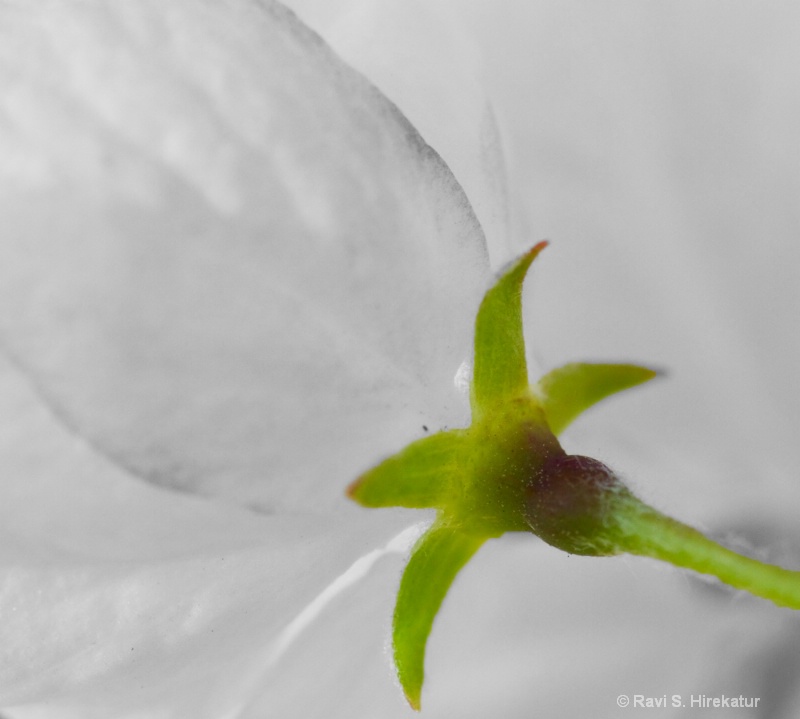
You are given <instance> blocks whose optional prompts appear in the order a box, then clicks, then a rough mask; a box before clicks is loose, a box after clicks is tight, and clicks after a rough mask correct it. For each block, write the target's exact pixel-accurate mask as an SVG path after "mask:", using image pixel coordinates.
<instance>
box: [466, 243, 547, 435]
mask: <svg viewBox="0 0 800 719" xmlns="http://www.w3.org/2000/svg"><path fill="white" fill-rule="evenodd" d="M546 246H547V242H540V243H539V244H538V245H536V246H535V247H533V249H531V250H529V251H528V252H526V253H525V254H524V255H522V257H520V258H519V259H517V260H515V261H514V262H512V263H511V264H510V265H509V266H508V268H507V269H506V270H505V272H504V273H503V274H502V275H501V276H500V278H499V279H498V280H497V282H496V283H495V285H494V287H492V288H491V289H490V290H489V291H488V292H487V293H486V295H485V296H484V298H483V302H481V306H480V308H479V309H478V316H477V318H476V319H475V359H474V367H473V370H472V387H471V397H470V399H471V402H472V412H473V419H475V418H476V417H479V416H480V415H481V414H482V413H483V412H484V411H485V410H487V409H490V408H491V407H493V406H496V405H498V404H501V403H503V402H504V401H505V400H508V399H512V398H513V397H515V396H518V395H519V394H521V393H523V392H525V391H527V389H528V368H527V364H526V362H525V338H524V335H523V332H522V283H523V282H524V280H525V275H526V274H527V272H528V268H529V267H530V266H531V263H532V262H533V261H534V260H535V259H536V256H537V255H538V254H539V253H540V252H541V251H542V250H543V249H544V248H545V247H546Z"/></svg>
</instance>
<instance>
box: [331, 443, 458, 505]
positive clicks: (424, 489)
mask: <svg viewBox="0 0 800 719" xmlns="http://www.w3.org/2000/svg"><path fill="white" fill-rule="evenodd" d="M466 442H467V440H466V437H465V432H464V430H457V429H455V430H450V431H448V432H438V433H436V434H433V435H431V436H430V437H423V438H422V439H419V440H417V441H416V442H412V443H411V444H410V445H408V446H407V447H406V448H405V449H403V450H401V451H400V452H398V453H397V454H394V455H392V456H391V457H389V458H388V459H385V460H384V461H383V462H381V463H380V464H379V465H378V466H377V467H374V468H372V469H371V470H369V471H367V472H365V473H364V474H362V475H361V476H360V477H359V478H358V479H357V480H356V481H355V482H353V483H352V484H351V485H350V486H349V487H348V488H347V494H348V496H350V497H351V498H352V499H354V500H356V501H357V502H358V503H359V504H362V505H364V506H365V507H411V508H415V509H425V508H429V507H438V506H440V502H441V500H442V498H443V497H444V496H445V495H446V494H448V493H449V492H448V490H449V489H450V487H451V486H452V482H453V481H454V480H456V479H458V478H459V477H460V470H459V465H458V458H459V456H463V455H464V454H465V451H464V448H465V445H466Z"/></svg>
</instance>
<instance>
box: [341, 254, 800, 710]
mask: <svg viewBox="0 0 800 719" xmlns="http://www.w3.org/2000/svg"><path fill="white" fill-rule="evenodd" d="M546 245H547V243H545V242H541V243H539V244H538V245H536V246H535V247H534V248H533V249H531V250H530V251H529V252H527V253H525V254H524V255H522V257H520V258H519V259H517V260H516V261H515V262H512V263H511V264H510V265H509V266H508V267H507V268H506V269H505V271H504V272H503V273H502V274H501V275H500V276H499V278H498V279H497V281H496V282H495V284H494V286H493V287H492V288H491V289H489V291H488V292H487V293H486V295H485V297H484V299H483V302H482V303H481V306H480V308H479V310H478V315H477V318H476V321H475V353H474V363H473V377H472V383H471V385H470V403H471V409H472V424H471V425H470V426H469V427H468V428H466V429H454V430H449V431H444V432H439V433H437V434H433V435H431V436H427V437H424V438H422V439H419V440H417V441H416V442H413V443H411V444H410V445H409V446H407V447H406V448H405V449H403V450H401V451H400V452H398V453H397V454H395V455H393V456H392V457H389V458H388V459H386V460H384V461H383V462H381V463H380V464H379V465H377V466H376V467H374V468H373V469H371V470H369V471H367V472H366V473H365V474H363V475H362V476H361V477H359V478H358V479H357V480H356V481H355V482H353V484H351V485H350V487H349V488H348V490H347V493H348V495H349V496H350V497H351V498H352V499H353V500H355V501H356V502H359V503H360V504H362V505H364V506H366V507H390V506H400V507H411V508H420V509H422V508H434V509H436V510H437V516H436V520H435V521H434V523H433V524H432V525H431V527H430V528H429V529H428V531H427V532H426V533H425V534H424V535H423V536H422V537H421V538H420V539H419V541H418V542H417V543H416V545H415V546H414V548H413V549H412V551H411V557H410V559H409V561H408V564H407V566H406V569H405V571H404V573H403V577H402V579H401V582H400V588H399V591H398V596H397V604H396V607H395V614H394V622H393V644H394V658H395V664H396V667H397V673H398V677H399V679H400V683H401V685H402V687H403V690H404V691H405V694H406V698H407V700H408V702H409V704H410V705H411V706H412V707H413V708H414V709H417V710H419V709H420V698H421V691H422V685H423V680H424V658H425V646H426V642H427V639H428V635H429V634H430V631H431V628H432V626H433V621H434V619H435V617H436V614H437V612H438V611H439V607H440V606H441V604H442V601H443V599H444V597H445V595H446V594H447V591H448V589H449V588H450V585H451V584H452V582H453V580H454V579H455V577H456V575H457V574H458V572H459V571H460V570H461V568H462V567H463V566H464V565H465V564H466V563H467V562H468V561H469V559H470V558H471V557H472V556H473V555H474V554H475V552H477V551H478V549H479V548H480V546H481V545H482V544H483V543H484V542H485V541H486V540H488V539H492V538H494V537H499V536H500V535H502V534H504V533H505V532H518V531H529V532H533V533H534V534H536V535H537V536H539V537H540V538H541V539H543V540H544V541H545V542H547V543H548V544H551V545H553V546H554V547H557V548H559V549H562V550H564V551H566V552H569V553H572V554H583V555H590V556H606V555H613V554H619V553H622V552H629V553H632V554H641V555H646V556H651V557H656V558H658V559H663V560H665V561H669V562H671V563H673V564H676V565H678V566H683V567H689V568H691V569H695V570H696V571H699V572H704V573H708V574H713V575H715V576H717V577H719V578H720V579H722V580H723V581H725V582H728V583H729V584H731V585H732V586H735V587H737V588H740V589H745V590H747V591H750V592H753V593H755V594H758V595H760V596H764V597H767V598H769V599H772V600H773V601H775V602H776V603H778V604H781V605H783V606H791V607H794V608H800V573H797V572H790V571H788V570H784V569H781V568H779V567H772V566H770V565H762V564H760V563H758V562H755V561H754V560H751V559H748V558H745V557H741V556H740V555H737V554H734V553H733V552H730V551H729V550H727V549H724V548H722V547H720V546H719V545H716V544H715V543H713V542H711V541H710V540H708V539H707V538H705V537H704V536H703V535H702V534H700V533H699V532H696V531H695V530H693V529H691V528H689V527H686V526H685V525H683V524H680V523H679V522H676V521H675V520H672V519H669V518H668V517H665V516H663V515H661V514H660V513H658V512H657V511H656V510H654V509H652V508H650V507H648V506H647V505H645V504H644V503H642V502H641V501H640V500H638V499H637V498H636V497H635V496H634V495H633V494H632V493H631V492H630V491H629V490H628V489H627V488H626V487H625V486H624V484H623V483H622V482H621V481H620V480H619V479H618V478H617V477H616V475H615V474H614V473H613V472H612V471H611V470H610V469H608V467H606V466H605V465H603V464H602V463H600V462H598V461H597V460H594V459H591V458H589V457H580V456H576V455H568V454H567V453H566V452H565V451H564V450H563V449H562V447H561V445H560V444H559V441H558V439H557V435H558V434H560V433H561V432H562V431H563V430H564V429H565V428H566V427H567V426H568V425H569V424H570V423H571V422H572V421H573V420H574V419H576V418H577V417H578V415H580V414H581V413H582V412H583V411H584V410H586V409H588V408H589V407H591V406H592V405H594V404H595V403H597V402H599V401H600V400H602V399H604V398H605V397H608V396H610V395H612V394H615V393H616V392H619V391H621V390H624V389H628V388H631V387H634V386H636V385H639V384H642V383H643V382H646V381H648V380H650V379H652V378H653V377H655V376H656V374H657V373H656V372H654V371H653V370H650V369H646V368H643V367H638V366H635V365H629V364H587V363H575V364H568V365H565V366H564V367H561V368H558V369H555V370H553V371H551V372H549V373H548V374H547V375H545V376H544V377H542V378H541V379H540V380H539V381H538V382H537V383H536V384H534V385H530V384H529V380H528V371H527V366H526V362H525V341H524V336H523V330H522V303H521V296H522V285H523V282H524V279H525V275H526V274H527V271H528V268H529V267H530V265H531V263H532V262H533V260H534V259H535V258H536V257H537V256H538V254H539V253H540V252H541V250H542V249H544V247H545V246H546Z"/></svg>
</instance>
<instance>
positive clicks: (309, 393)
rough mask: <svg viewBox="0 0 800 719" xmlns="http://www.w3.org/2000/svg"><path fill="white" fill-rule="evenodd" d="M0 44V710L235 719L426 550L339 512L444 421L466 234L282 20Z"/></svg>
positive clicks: (11, 33) (264, 6)
mask: <svg viewBox="0 0 800 719" xmlns="http://www.w3.org/2000/svg"><path fill="white" fill-rule="evenodd" d="M0 14H2V22H0V36H1V37H0V68H2V72H0V83H2V89H3V91H2V93H0V95H2V98H3V99H2V101H0V144H2V146H3V147H4V148H6V149H8V150H9V153H10V154H11V155H12V157H13V162H10V163H6V164H4V166H3V169H2V172H1V173H0V183H2V184H0V192H2V197H3V203H2V213H3V224H4V227H5V231H4V238H3V242H2V243H0V336H1V337H2V344H3V349H4V352H5V355H4V359H3V362H2V365H0V390H2V399H0V427H2V433H0V452H1V453H2V454H0V467H2V469H3V474H4V479H3V484H2V502H0V527H1V528H2V529H1V530H0V531H1V532H2V544H1V545H0V546H1V547H2V549H0V561H1V562H2V567H1V568H0V615H2V617H3V621H2V625H1V626H0V706H12V705H18V706H17V709H15V710H14V711H13V712H12V715H13V716H19V717H25V716H29V717H33V716H57V717H59V718H63V717H71V716H76V717H81V718H82V719H86V718H87V717H98V719H99V718H100V717H102V718H103V719H105V718H106V717H139V716H148V717H162V716H163V717H167V716H169V717H185V716H193V717H201V718H202V717H221V716H230V715H232V714H231V712H236V711H238V710H239V709H240V708H241V707H242V706H243V705H244V704H245V703H247V701H248V697H249V695H250V694H251V693H253V692H256V691H259V690H260V688H261V687H262V686H263V685H264V683H265V682H267V683H268V682H269V677H270V676H272V675H273V674H274V673H275V672H276V671H282V667H283V666H284V661H283V659H282V655H283V654H284V653H286V652H287V651H288V650H290V649H291V645H292V644H293V643H296V642H298V641H301V640H302V639H303V637H304V635H306V634H308V633H309V632H311V631H313V630H314V628H315V625H316V624H319V623H320V622H321V621H323V617H324V615H325V612H326V610H327V608H328V605H330V604H331V603H335V602H336V601H337V597H338V596H339V594H341V593H342V592H344V591H345V590H346V586H347V585H348V583H350V584H352V583H353V582H355V581H357V580H358V579H360V578H362V577H363V576H364V574H365V571H366V569H369V568H370V567H372V566H373V565H375V566H378V565H380V564H381V561H382V559H381V558H382V557H383V556H384V555H386V554H396V553H397V552H398V551H399V550H398V548H397V547H394V546H393V545H392V544H391V543H390V544H388V545H387V544H386V543H387V541H388V540H389V539H390V538H391V537H392V536H394V535H395V534H397V532H398V531H399V530H401V529H402V528H404V527H406V526H408V525H409V524H410V523H411V522H413V521H419V520H420V517H419V516H415V517H413V518H410V517H409V515H408V513H403V512H400V511H398V512H392V511H389V512H383V513H372V512H365V511H363V510H361V509H359V508H357V507H356V506H355V505H353V504H352V503H350V502H348V501H347V500H346V498H345V496H344V488H345V486H346V485H347V483H348V482H350V481H351V480H352V479H354V478H355V477H356V476H357V475H358V473H359V472H360V471H361V470H363V469H364V468H365V467H367V466H369V465H370V464H372V463H374V462H375V461H376V460H377V459H378V458H380V457H381V456H382V455H384V454H386V453H388V452H390V451H392V450H394V449H396V448H397V447H398V446H401V445H402V444H403V443H404V442H406V441H408V440H409V439H411V438H413V437H415V436H420V435H421V434H422V433H423V425H425V426H427V427H429V428H430V429H431V430H435V429H437V428H439V427H440V426H442V425H445V424H449V425H455V424H458V423H460V422H463V421H464V420H465V418H466V414H467V405H466V399H465V398H464V397H462V396H460V395H459V394H458V392H457V391H456V388H455V386H454V382H453V379H454V376H455V374H456V372H457V371H458V370H459V367H460V366H461V364H462V362H463V360H464V358H465V357H467V356H468V354H469V345H470V339H471V337H470V335H471V324H472V316H473V315H474V312H475V309H476V307H477V303H478V301H479V300H480V296H481V293H482V290H483V288H484V282H485V275H486V270H487V261H486V260H487V255H486V249H485V245H484V241H483V237H482V233H481V230H480V227H479V225H478V223H477V221H476V219H475V216H474V215H473V213H472V211H471V209H470V207H469V203H468V201H467V199H466V198H465V196H464V194H463V193H462V191H461V189H460V187H459V186H458V184H457V183H456V182H455V180H454V179H453V178H452V176H451V174H450V173H449V171H448V170H447V168H446V167H445V166H444V165H443V163H442V162H441V161H440V160H439V158H438V156H437V155H436V154H435V153H434V152H432V151H431V150H430V148H429V147H428V146H427V145H426V144H425V143H424V142H423V141H422V140H421V139H420V138H419V136H418V135H417V134H416V133H415V131H414V130H413V128H412V127H411V126H410V125H409V124H408V122H407V121H406V120H405V118H404V117H403V116H402V115H400V114H399V113H398V112H397V111H396V110H395V109H394V107H393V106H392V105H391V104H390V103H388V102H387V101H386V100H385V99H384V98H383V97H382V96H381V95H380V93H378V92H377V91H375V90H374V88H373V87H372V86H370V85H369V84H368V83H367V82H366V81H364V80H363V79H362V78H361V77H360V76H357V75H356V74H355V73H353V72H352V71H351V70H349V68H347V67H346V66H345V65H343V64H342V63H341V62H340V61H339V60H338V59H337V58H336V56H335V55H333V54H332V53H331V52H330V51H329V50H328V49H327V47H326V46H325V45H324V44H323V43H322V42H321V41H320V40H319V39H318V38H317V37H316V36H315V35H313V34H312V33H310V32H309V31H307V30H306V29H305V28H304V27H302V26H301V25H300V24H299V23H297V22H296V21H295V20H294V18H293V17H292V16H290V15H289V14H287V13H286V11H284V10H283V9H281V7H280V6H278V5H273V4H272V3H257V4H256V3H252V2H248V1H246V0H229V1H228V2H224V3H219V2H205V3H200V4H198V3H171V4H170V5H169V6H168V7H167V6H165V5H163V4H162V3H158V2H151V1H149V0H137V1H136V2H130V3H125V4H124V5H112V6H110V5H108V4H107V3H104V2H100V1H99V0H98V1H97V2H88V3H87V2H78V3H66V4H58V5H57V4H53V3H46V2H39V3H34V4H26V5H15V6H8V5H7V6H3V7H2V8H0ZM34 50H35V52H34ZM142 480H147V481H148V482H151V483H153V484H145V483H143V482H142ZM153 485H165V486H167V487H170V488H173V489H180V490H184V491H187V492H192V493H195V492H198V493H202V494H205V495H207V496H209V497H213V498H214V500H213V501H212V500H210V499H201V498H199V497H193V496H190V495H188V494H176V493H173V492H171V491H168V490H166V489H163V488H159V487H156V486H153ZM235 505H246V506H247V507H255V508H257V509H258V510H259V511H260V512H262V513H265V514H255V513H253V512H251V511H248V510H246V509H243V508H238V507H236V506H235ZM381 547H383V549H381ZM359 558H361V564H359ZM343 587H344V588H345V589H343ZM383 591H384V592H385V596H386V597H389V596H390V595H391V591H392V587H391V586H390V585H389V584H385V585H384V587H383ZM292 628H293V629H292ZM290 629H291V630H292V631H289V630H290ZM301 630H302V631H301ZM287 632H289V633H288V634H287ZM379 635H380V626H379V625H378V626H373V627H372V631H371V633H370V636H379ZM345 641H346V637H344V636H339V637H338V640H337V642H338V643H339V645H340V647H342V648H344V647H345V646H346V645H345V644H344V642H345ZM276 657H277V659H276ZM352 659H353V661H354V662H358V661H359V657H358V656H355V657H353V658H352ZM349 661H350V659H349V658H348V657H345V658H344V662H343V664H342V666H347V665H348V662H349ZM282 676H283V675H282ZM305 683H306V677H305V675H300V674H296V673H295V674H293V675H291V676H290V677H289V679H288V683H287V684H286V685H285V688H286V689H288V690H290V691H293V692H300V691H303V687H304V686H305ZM343 693H346V692H343ZM335 698H336V697H335V696H331V697H329V698H328V700H329V701H334V700H335Z"/></svg>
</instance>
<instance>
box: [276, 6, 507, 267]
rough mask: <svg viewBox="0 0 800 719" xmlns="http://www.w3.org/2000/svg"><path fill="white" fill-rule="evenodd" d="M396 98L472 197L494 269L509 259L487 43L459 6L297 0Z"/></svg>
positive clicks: (338, 47) (349, 59)
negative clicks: (486, 64)
mask: <svg viewBox="0 0 800 719" xmlns="http://www.w3.org/2000/svg"><path fill="white" fill-rule="evenodd" d="M287 4H288V5H289V6H290V7H293V8H295V9H296V10H297V12H298V13H299V14H300V16H301V17H303V18H304V19H305V20H306V21H307V22H308V23H309V24H310V25H311V26H312V27H314V28H315V29H316V30H317V31H318V32H320V33H321V34H322V35H323V37H325V39H326V40H327V41H328V42H330V43H331V45H332V47H333V48H334V49H335V50H336V51H337V52H338V53H339V54H340V55H341V56H342V57H343V58H344V59H345V60H346V61H347V62H348V63H350V64H351V65H352V66H353V67H354V68H356V69H357V70H359V71H361V72H363V73H364V74H365V75H366V76H367V77H368V78H369V79H370V80H371V81H372V82H374V83H375V84H376V85H377V86H378V87H379V88H380V89H381V90H382V91H383V92H384V93H385V94H386V95H387V97H389V99H390V100H392V101H393V102H394V103H396V104H397V105H398V106H399V108H400V110H401V111H402V112H403V114H404V115H406V117H408V118H409V119H410V120H411V122H412V123H413V124H414V126H415V127H416V128H417V130H419V132H420V133H421V134H422V136H423V137H424V138H425V140H426V141H427V142H428V143H430V144H431V145H432V146H433V147H434V148H436V151H437V152H438V153H439V154H440V155H441V156H442V157H443V158H444V160H445V161H446V162H447V164H448V166H449V167H450V169H451V170H452V171H453V174H454V175H455V176H456V178H457V179H458V181H459V183H460V184H461V185H462V187H463V188H464V190H465V191H466V193H467V196H468V197H469V198H470V203H471V204H472V207H473V209H474V210H475V213H476V215H477V216H478V219H479V220H480V222H481V226H482V228H483V230H484V233H485V235H486V239H487V243H488V247H489V255H490V258H491V261H492V264H493V265H494V266H497V265H500V264H503V263H504V262H506V261H508V259H509V253H510V251H511V250H510V237H511V222H510V209H509V206H508V189H507V184H506V183H507V178H506V166H505V162H506V161H505V157H504V149H503V141H502V137H501V131H500V127H499V126H498V122H497V118H496V116H495V110H494V106H493V101H492V96H491V89H490V87H489V86H488V84H487V82H486V78H485V72H484V58H483V54H482V50H481V47H480V46H479V44H478V43H477V42H476V40H475V39H474V37H473V36H472V33H471V32H470V31H469V30H468V29H467V28H466V27H463V26H462V22H461V18H460V15H461V13H460V11H459V9H458V8H447V7H445V6H444V4H443V3H441V2H436V1H434V2H431V1H427V2H426V1H425V0H338V1H336V2H318V0H290V1H289V2H288V3H287Z"/></svg>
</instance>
